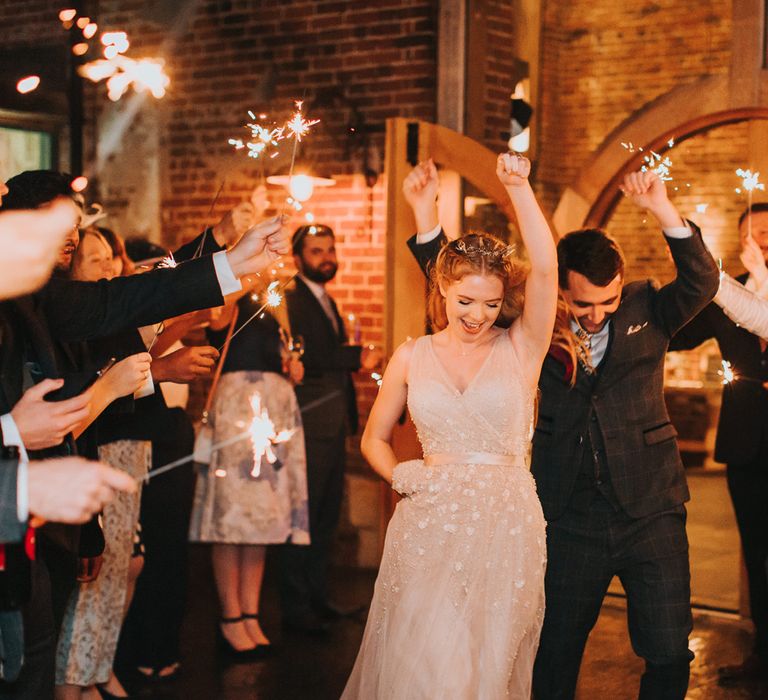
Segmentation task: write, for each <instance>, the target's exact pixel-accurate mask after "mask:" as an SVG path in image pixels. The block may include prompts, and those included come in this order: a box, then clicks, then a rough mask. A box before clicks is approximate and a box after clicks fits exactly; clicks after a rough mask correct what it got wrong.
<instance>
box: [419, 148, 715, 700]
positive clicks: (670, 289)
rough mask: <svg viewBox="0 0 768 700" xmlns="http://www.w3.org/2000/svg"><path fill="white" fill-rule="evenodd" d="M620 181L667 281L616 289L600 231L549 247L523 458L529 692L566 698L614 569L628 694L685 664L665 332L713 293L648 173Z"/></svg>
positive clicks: (540, 699)
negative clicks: (534, 627) (528, 483)
mask: <svg viewBox="0 0 768 700" xmlns="http://www.w3.org/2000/svg"><path fill="white" fill-rule="evenodd" d="M419 169H421V171H420V172H418V173H417V174H416V175H415V176H414V173H412V174H411V175H409V178H408V179H407V180H406V183H405V185H404V191H405V195H406V198H407V199H408V201H409V202H410V203H411V205H412V206H413V207H414V211H415V212H416V220H417V227H418V230H419V231H422V232H426V234H424V233H422V234H419V235H418V236H417V237H416V239H415V240H414V239H411V241H409V245H410V247H411V250H412V251H413V252H414V254H415V255H416V257H417V259H418V260H419V262H420V263H421V264H422V266H426V264H427V263H428V262H429V261H430V260H432V259H434V257H435V256H436V255H437V252H438V250H439V248H440V246H441V245H442V242H443V239H444V236H443V235H442V234H441V233H440V231H439V227H437V229H435V224H436V217H435V215H434V214H431V213H429V212H430V211H431V210H430V207H431V208H432V209H434V194H436V189H437V184H436V181H437V173H436V172H435V171H434V166H432V165H431V163H427V164H424V165H420V166H418V167H417V169H416V171H419ZM416 171H414V172H416ZM622 189H623V190H624V192H625V194H626V195H628V196H630V197H631V198H632V200H633V201H634V202H635V204H637V205H638V206H639V207H641V208H643V209H647V210H648V211H650V212H651V214H653V216H654V217H655V218H656V220H657V221H658V223H659V225H660V226H661V227H662V229H663V231H664V235H665V237H666V242H667V245H668V246H669V248H670V250H671V253H672V257H673V259H674V261H675V264H676V266H677V277H676V278H675V279H674V280H673V281H672V282H670V283H669V284H667V285H665V286H664V287H661V288H659V287H658V286H657V285H655V284H654V283H652V282H651V281H649V280H643V281H638V282H633V283H631V284H627V285H625V284H624V258H623V255H622V252H621V249H620V248H619V246H618V244H617V243H616V242H615V241H614V240H613V239H611V238H610V237H609V236H608V235H607V234H605V233H604V232H603V231H601V230H598V229H585V230H581V231H574V232H572V233H569V234H567V235H566V236H564V237H563V238H562V239H561V240H560V242H559V243H558V263H559V268H560V269H559V282H560V291H561V293H562V296H563V298H564V300H565V302H566V304H567V306H568V309H569V312H570V313H569V321H568V327H566V328H562V329H561V333H560V334H557V333H556V337H558V336H559V339H560V340H561V341H562V342H560V343H557V344H554V343H553V346H552V349H551V351H550V354H549V355H548V356H547V359H546V360H545V362H544V366H543V368H542V372H541V378H540V381H539V387H540V389H541V401H540V405H539V417H538V423H537V426H536V431H535V434H534V438H533V453H532V471H533V475H534V477H535V479H536V485H537V490H538V493H539V497H540V498H541V502H542V506H543V508H544V515H545V517H546V519H547V523H548V526H547V555H548V566H547V575H546V600H547V603H546V615H545V619H544V627H543V629H542V634H541V642H540V646H539V653H538V656H537V659H536V665H535V668H534V678H533V686H534V696H535V698H536V699H537V700H555V699H557V700H560V699H566V698H573V697H574V695H575V692H576V682H577V679H578V675H579V666H580V664H581V657H582V655H583V652H584V646H585V644H586V641H587V637H588V636H589V633H590V631H591V629H592V628H593V627H594V625H595V622H596V621H597V617H598V615H599V612H600V608H601V606H602V602H603V598H604V596H605V593H606V591H607V589H608V585H609V583H610V581H611V579H612V578H613V576H614V575H616V576H618V577H619V579H620V580H621V582H622V585H623V586H624V590H625V591H626V594H627V616H628V622H629V633H630V638H631V640H632V646H633V648H634V650H635V652H636V653H637V654H638V655H639V656H641V657H642V658H643V659H645V662H646V668H645V673H644V674H643V678H642V682H641V686H640V698H643V699H647V700H651V699H653V700H658V699H661V698H663V699H667V698H668V699H670V700H672V699H675V700H682V699H683V698H684V697H685V694H686V689H687V687H688V676H689V665H690V661H691V659H692V658H693V654H692V653H691V652H690V650H689V649H688V635H689V633H690V631H691V627H692V619H691V610H690V570H689V564H688V539H687V536H686V532H685V517H686V511H685V506H684V505H683V504H684V503H685V501H687V500H688V498H689V494H688V488H687V486H686V482H685V475H684V473H683V467H682V464H681V461H680V454H679V451H678V448H677V441H676V439H675V437H676V435H677V433H676V431H675V428H674V426H673V425H672V424H671V423H670V421H669V416H668V414H667V410H666V406H665V404H664V396H663V379H664V356H665V354H666V351H667V347H668V345H669V341H670V338H671V337H672V336H673V335H674V334H675V332H676V331H677V330H679V329H680V328H682V327H683V326H684V325H685V324H686V323H687V322H688V321H689V320H690V319H691V318H693V316H695V315H696V313H698V311H699V310H701V309H702V308H703V307H704V306H705V305H706V304H707V302H708V301H709V300H711V299H712V297H713V296H714V294H715V292H716V291H717V287H718V270H717V265H716V264H715V262H714V260H713V259H712V256H711V255H710V254H709V252H708V251H707V249H706V247H705V246H704V243H703V241H702V239H701V235H700V232H699V230H698V229H697V228H696V227H695V226H694V225H693V224H691V223H688V224H686V222H685V221H684V220H683V219H681V217H680V215H679V214H678V213H677V210H676V209H675V207H674V205H673V204H672V203H671V202H670V201H669V199H668V198H667V193H666V188H665V186H664V183H663V182H662V181H661V180H660V179H659V178H658V176H656V175H655V174H654V173H652V172H645V173H632V174H630V175H628V176H626V177H625V179H624V185H623V188H622ZM429 200H431V201H429ZM430 229H431V230H430ZM569 350H571V351H570V352H569Z"/></svg>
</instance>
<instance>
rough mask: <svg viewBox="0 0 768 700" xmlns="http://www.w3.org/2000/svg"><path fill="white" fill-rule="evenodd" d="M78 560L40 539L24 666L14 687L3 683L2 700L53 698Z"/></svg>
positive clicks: (26, 614)
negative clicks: (60, 640) (59, 643)
mask: <svg viewBox="0 0 768 700" xmlns="http://www.w3.org/2000/svg"><path fill="white" fill-rule="evenodd" d="M76 566H77V557H76V556H75V555H74V554H73V553H72V552H68V551H66V550H64V549H62V548H60V547H58V546H57V545H55V544H53V543H51V542H48V541H47V540H46V539H45V538H44V537H39V538H38V546H37V559H36V560H35V561H34V562H32V565H31V591H30V597H29V600H28V601H27V603H26V604H25V605H24V606H23V608H22V613H23V619H24V665H23V666H22V669H21V673H20V674H19V677H18V679H17V680H16V681H15V682H14V683H3V682H0V698H14V700H48V699H49V698H50V699H52V698H53V686H54V675H55V662H56V642H57V640H58V637H59V630H60V629H61V621H62V618H63V615H64V610H65V607H66V603H67V600H68V599H69V596H70V595H71V594H72V591H73V590H74V588H75V585H76V583H75V574H76V571H77V569H76Z"/></svg>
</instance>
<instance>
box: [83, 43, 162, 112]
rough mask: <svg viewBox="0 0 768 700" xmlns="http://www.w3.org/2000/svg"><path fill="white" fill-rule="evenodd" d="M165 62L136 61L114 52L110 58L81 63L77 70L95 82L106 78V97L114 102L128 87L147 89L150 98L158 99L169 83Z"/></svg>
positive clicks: (160, 60) (157, 59)
mask: <svg viewBox="0 0 768 700" xmlns="http://www.w3.org/2000/svg"><path fill="white" fill-rule="evenodd" d="M107 48H108V47H107ZM164 65H165V62H164V61H163V60H162V59H159V58H142V59H140V60H138V61H135V60H134V59H132V58H128V57H127V56H121V55H117V56H114V57H113V58H111V59H107V58H104V59H97V60H95V61H90V62H89V63H86V64H84V65H82V66H80V67H79V68H78V69H77V72H78V73H79V74H80V75H82V76H83V77H84V78H87V79H88V80H90V81H92V82H94V83H98V82H101V81H102V80H105V79H106V81H107V97H109V99H110V100H112V101H113V102H117V101H118V100H119V99H120V98H121V97H122V96H123V95H124V94H125V93H126V92H127V90H128V88H129V87H133V89H134V90H135V91H136V92H146V91H149V92H150V93H152V96H153V97H156V98H158V99H160V98H161V97H163V95H165V89H166V88H167V87H168V85H169V84H170V82H171V79H170V78H169V77H168V76H167V75H166V73H165V72H164V70H163V66H164Z"/></svg>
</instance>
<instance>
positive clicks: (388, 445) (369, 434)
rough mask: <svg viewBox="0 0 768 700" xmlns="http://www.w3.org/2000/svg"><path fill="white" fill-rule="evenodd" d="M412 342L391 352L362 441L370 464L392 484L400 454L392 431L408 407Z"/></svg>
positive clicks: (363, 451)
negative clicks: (408, 381)
mask: <svg viewBox="0 0 768 700" xmlns="http://www.w3.org/2000/svg"><path fill="white" fill-rule="evenodd" d="M413 343H414V341H412V340H409V341H408V342H406V343H403V345H401V346H400V347H399V348H398V349H397V350H396V351H395V354H394V355H392V359H391V360H390V361H389V364H388V365H387V369H386V371H385V372H384V378H383V379H382V382H381V388H380V389H379V394H378V396H377V397H376V401H375V402H374V404H373V408H372V409H371V414H370V416H369V417H368V422H367V423H366V426H365V430H364V431H363V438H362V440H361V442H360V449H361V451H362V453H363V456H364V457H365V459H366V460H367V461H368V464H370V465H371V468H372V469H373V470H374V471H375V472H376V473H377V474H378V475H379V476H381V477H382V478H383V479H384V480H385V481H387V483H390V484H391V483H392V472H393V471H394V469H395V467H396V466H397V457H396V456H395V453H394V451H393V450H392V430H393V429H394V427H395V424H396V423H397V421H398V420H399V418H400V416H401V415H402V414H403V410H404V409H405V403H406V398H407V393H408V385H407V383H406V380H407V378H408V366H409V365H410V361H411V354H412V352H413Z"/></svg>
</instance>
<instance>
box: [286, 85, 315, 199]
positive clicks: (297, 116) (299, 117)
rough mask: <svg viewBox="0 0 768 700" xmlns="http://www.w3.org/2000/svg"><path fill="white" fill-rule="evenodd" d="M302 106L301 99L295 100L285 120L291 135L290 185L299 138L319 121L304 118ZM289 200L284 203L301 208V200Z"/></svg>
mask: <svg viewBox="0 0 768 700" xmlns="http://www.w3.org/2000/svg"><path fill="white" fill-rule="evenodd" d="M303 106H304V101H303V100H296V111H295V112H294V113H293V116H292V117H291V118H290V119H289V120H288V121H287V122H286V124H285V129H286V130H287V131H288V132H289V135H290V136H293V152H292V153H291V167H290V168H288V184H289V185H290V183H291V179H292V178H293V166H294V165H296V151H297V150H298V148H299V142H300V141H301V139H302V138H303V137H304V136H306V135H307V134H308V133H309V130H310V128H311V127H313V126H314V125H315V124H317V123H319V121H320V120H319V119H310V120H306V119H304V114H303V113H302V111H301V109H302V107H303ZM289 199H290V200H291V202H288V201H286V204H288V203H290V204H291V206H293V208H294V209H295V210H296V211H301V210H302V208H303V207H302V205H301V202H298V201H294V198H293V197H291V198H289Z"/></svg>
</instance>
